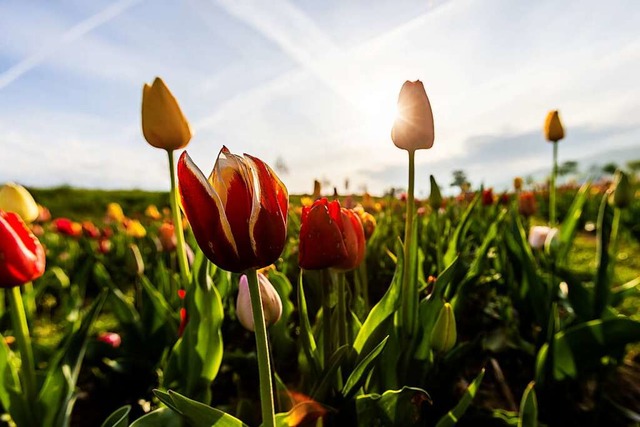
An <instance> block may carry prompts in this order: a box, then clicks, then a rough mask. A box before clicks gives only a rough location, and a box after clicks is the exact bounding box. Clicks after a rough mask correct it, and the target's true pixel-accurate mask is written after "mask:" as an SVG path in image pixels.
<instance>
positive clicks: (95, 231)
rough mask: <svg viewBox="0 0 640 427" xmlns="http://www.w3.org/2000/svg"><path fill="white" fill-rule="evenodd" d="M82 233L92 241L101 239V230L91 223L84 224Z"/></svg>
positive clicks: (85, 222)
mask: <svg viewBox="0 0 640 427" xmlns="http://www.w3.org/2000/svg"><path fill="white" fill-rule="evenodd" d="M82 231H83V233H84V235H85V236H87V237H89V238H91V239H98V238H99V237H100V229H99V228H98V227H96V226H95V225H94V224H93V223H92V222H91V221H84V222H83V223H82Z"/></svg>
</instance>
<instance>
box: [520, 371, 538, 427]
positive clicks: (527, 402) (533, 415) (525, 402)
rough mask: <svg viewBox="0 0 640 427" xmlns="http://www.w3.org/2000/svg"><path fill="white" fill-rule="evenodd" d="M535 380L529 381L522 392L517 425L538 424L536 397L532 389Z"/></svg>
mask: <svg viewBox="0 0 640 427" xmlns="http://www.w3.org/2000/svg"><path fill="white" fill-rule="evenodd" d="M534 386H535V382H533V381H531V382H530V383H529V385H527V388H526V389H525V390H524V393H523V394H522V400H521V401H520V416H519V417H518V427H537V426H538V399H537V398H536V391H535V390H534Z"/></svg>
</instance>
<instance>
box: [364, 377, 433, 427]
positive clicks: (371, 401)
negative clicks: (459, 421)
mask: <svg viewBox="0 0 640 427" xmlns="http://www.w3.org/2000/svg"><path fill="white" fill-rule="evenodd" d="M424 402H431V398H430V397H429V395H428V394H427V392H426V391H424V390H422V389H420V388H415V387H402V389H401V390H387V391H385V392H384V393H383V394H382V395H380V394H377V393H372V394H366V395H363V396H358V397H357V398H356V413H357V417H358V425H359V426H405V427H408V426H420V425H423V424H424V422H425V420H424V417H423V416H422V404H423V403H424Z"/></svg>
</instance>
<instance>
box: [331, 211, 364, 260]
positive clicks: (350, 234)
mask: <svg viewBox="0 0 640 427" xmlns="http://www.w3.org/2000/svg"><path fill="white" fill-rule="evenodd" d="M341 214H342V227H343V232H342V236H343V238H344V243H345V247H346V249H347V257H346V259H345V260H344V261H343V262H342V263H340V264H338V265H336V268H338V269H343V270H352V269H354V268H356V267H357V266H358V265H360V263H361V262H362V260H363V258H364V252H365V239H364V229H363V228H362V222H361V221H360V218H358V216H357V215H356V214H355V212H353V211H352V210H351V209H344V208H343V209H342V212H341Z"/></svg>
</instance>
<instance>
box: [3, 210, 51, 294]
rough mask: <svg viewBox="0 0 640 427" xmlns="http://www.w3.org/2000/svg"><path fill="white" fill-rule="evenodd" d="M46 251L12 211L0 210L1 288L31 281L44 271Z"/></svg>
mask: <svg viewBox="0 0 640 427" xmlns="http://www.w3.org/2000/svg"><path fill="white" fill-rule="evenodd" d="M44 266H45V253H44V248H43V247H42V245H41V244H40V241H39V240H38V239H37V238H36V237H35V236H34V235H33V233H31V231H29V229H28V228H27V226H26V224H25V223H24V222H23V221H22V219H21V218H20V216H18V214H16V213H15V212H3V211H2V210H0V287H1V288H10V287H14V286H20V285H23V284H25V283H27V282H30V281H32V280H34V279H37V278H38V277H40V276H42V273H44Z"/></svg>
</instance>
